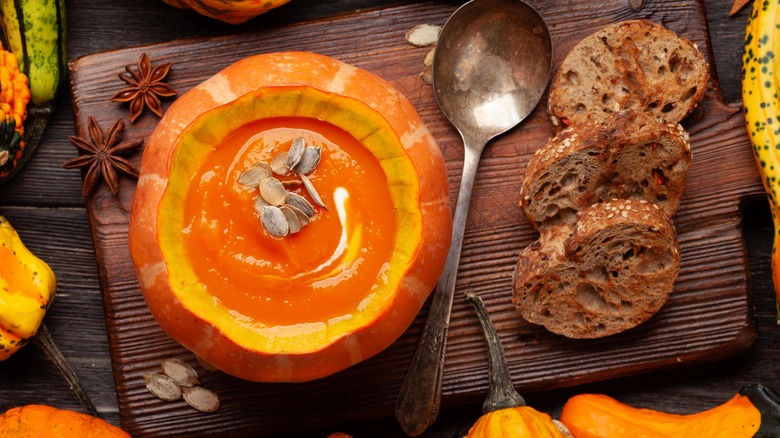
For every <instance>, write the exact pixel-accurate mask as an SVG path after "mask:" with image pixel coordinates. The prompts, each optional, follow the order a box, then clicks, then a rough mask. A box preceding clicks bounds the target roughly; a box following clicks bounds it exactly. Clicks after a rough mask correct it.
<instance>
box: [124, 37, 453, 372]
mask: <svg viewBox="0 0 780 438" xmlns="http://www.w3.org/2000/svg"><path fill="white" fill-rule="evenodd" d="M298 137H304V139H305V140H306V141H307V142H308V143H313V144H316V145H317V147H319V148H320V151H321V154H322V157H321V161H319V164H318V165H317V167H316V170H314V172H313V173H311V174H309V175H308V177H307V178H306V179H305V180H303V182H304V184H303V185H304V186H306V182H307V181H309V183H310V184H311V185H314V186H316V188H317V191H318V192H319V193H320V194H322V198H323V199H324V204H323V205H325V206H326V207H327V209H326V208H317V209H316V215H315V216H314V217H313V218H311V223H310V224H309V225H308V226H307V227H306V228H305V229H303V230H301V231H300V232H298V233H296V234H295V235H290V236H286V237H283V238H275V237H273V236H270V235H268V234H267V233H266V232H265V231H264V230H263V227H262V226H261V225H260V220H258V217H257V213H256V212H255V210H254V209H253V204H256V203H257V202H258V200H257V197H256V196H257V190H256V189H251V190H250V189H248V188H246V187H244V186H242V185H241V184H240V183H239V182H238V176H239V175H241V174H242V172H244V171H245V170H246V169H248V168H250V167H252V166H253V165H254V164H255V163H256V162H258V161H268V162H270V161H272V157H274V155H275V154H277V153H279V152H281V151H287V150H288V149H289V148H290V147H291V143H292V140H293V139H297V138H298ZM297 177H300V178H301V179H303V178H304V176H301V175H296V176H295V177H293V179H290V178H291V176H286V177H280V178H287V180H285V182H286V183H289V184H291V185H294V184H296V181H295V180H294V178H297ZM297 183H298V184H299V183H300V181H298V182H297ZM277 186H281V185H280V184H277ZM295 190H300V189H295ZM307 190H308V189H307ZM300 193H301V194H302V195H306V193H305V192H303V191H301V192H300ZM312 211H314V210H312ZM264 224H265V223H264ZM451 227H452V225H451V218H450V207H449V194H448V187H447V175H446V169H445V166H444V161H443V157H442V155H441V152H440V150H439V148H438V146H437V144H436V142H435V140H434V139H433V138H432V136H431V135H430V133H429V132H428V130H427V128H426V127H425V125H424V124H423V122H422V120H421V119H420V117H419V115H418V114H417V112H416V111H415V109H414V107H413V106H412V105H411V103H410V102H409V101H408V100H407V99H406V98H405V97H404V96H403V95H402V94H401V93H400V92H399V91H397V90H396V89H394V88H393V87H392V86H391V85H390V84H389V83H387V82H385V81H384V80H382V79H381V78H379V77H378V76H376V75H374V74H372V73H369V72H367V71H364V70H361V69H358V68H356V67H353V66H350V65H348V64H345V63H342V62H339V61H336V60H334V59H331V58H328V57H325V56H322V55H317V54H313V53H305V52H290V53H275V54H264V55H257V56H253V57H250V58H246V59H244V60H241V61H239V62H237V63H235V64H234V65H232V66H230V67H228V68H226V69H225V70H223V71H222V72H220V73H218V74H217V75H216V76H214V77H212V78H211V79H209V80H207V81H206V82H204V83H202V84H200V85H199V86H197V87H195V88H194V89H192V90H190V91H189V92H187V93H186V94H184V95H182V96H181V97H180V98H179V99H177V100H176V101H175V102H174V103H173V104H172V105H171V107H170V108H169V109H168V111H167V112H166V114H165V116H164V117H163V118H162V120H161V121H160V123H159V125H158V126H157V128H156V129H155V131H154V133H153V134H152V136H151V137H150V139H149V141H148V142H147V145H146V150H145V151H144V156H143V160H142V163H141V174H140V177H139V179H138V186H137V188H136V192H135V198H134V201H133V209H132V213H131V216H130V229H129V239H130V252H131V256H132V259H133V263H134V265H135V268H136V273H137V276H138V279H139V283H140V286H141V290H142V291H143V294H144V297H145V299H146V302H147V304H148V305H149V308H150V309H151V311H152V314H153V315H154V317H155V319H156V320H157V322H158V323H159V324H160V326H161V327H162V328H163V329H164V330H165V331H166V332H167V333H168V334H169V335H170V336H171V337H173V338H174V339H175V340H177V341H178V342H179V343H181V344H182V345H183V346H185V347H186V348H188V349H190V350H192V351H193V352H194V353H195V354H196V355H198V356H200V357H202V358H203V359H204V360H206V361H207V362H209V363H211V364H212V365H214V366H216V367H217V368H219V369H221V370H222V371H224V372H227V373H229V374H232V375H234V376H237V377H240V378H243V379H247V380H252V381H265V382H269V381H307V380H312V379H317V378H320V377H324V376H327V375H330V374H333V373H335V372H337V371H339V370H343V369H345V368H347V367H349V366H351V365H353V364H355V363H357V362H360V361H362V360H364V359H366V358H368V357H371V356H373V355H375V354H376V353H378V352H380V351H382V350H383V349H385V348H386V347H388V346H389V345H390V344H391V343H393V342H394V341H395V340H396V339H397V338H398V337H399V336H400V335H401V334H402V333H403V332H404V331H405V330H406V329H407V327H408V326H409V325H410V324H411V322H412V321H413V320H414V318H415V316H416V315H417V313H418V312H419V310H420V308H421V307H422V305H423V303H424V301H425V299H426V298H427V296H428V295H429V294H430V292H431V290H432V289H433V287H434V285H435V284H436V282H437V280H438V278H439V276H440V275H441V272H442V270H443V267H444V261H445V258H446V254H447V250H448V248H449V242H450V237H451Z"/></svg>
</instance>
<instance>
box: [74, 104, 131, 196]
mask: <svg viewBox="0 0 780 438" xmlns="http://www.w3.org/2000/svg"><path fill="white" fill-rule="evenodd" d="M124 128H125V124H124V122H123V121H122V119H121V118H119V119H117V120H116V122H114V124H113V125H111V128H110V129H109V130H108V132H107V133H105V134H104V133H103V130H102V129H100V126H99V125H98V124H97V121H96V120H95V118H94V117H92V116H90V117H89V136H90V140H87V139H84V138H81V137H77V136H70V137H69V140H70V142H71V144H73V146H76V148H77V149H78V150H79V151H80V152H81V155H79V156H78V157H76V158H73V159H70V160H68V161H66V162H65V163H64V164H63V165H62V167H64V168H65V169H81V168H85V167H86V168H87V174H86V175H84V184H83V185H82V187H81V190H82V193H83V194H84V197H88V196H89V195H90V194H91V193H92V191H93V190H94V189H95V186H97V183H98V181H99V180H100V179H101V177H102V179H104V180H105V181H106V184H108V189H109V190H111V193H112V194H114V195H116V194H117V192H118V191H119V185H118V184H117V179H118V178H119V173H123V174H125V175H127V176H131V177H134V178H138V169H136V168H135V167H134V166H133V165H132V164H130V162H129V161H127V160H125V159H124V158H122V157H126V156H128V155H130V154H132V153H134V152H135V151H136V149H138V148H139V147H140V146H141V145H142V144H143V142H144V141H143V139H133V140H126V141H123V142H121V143H119V138H120V137H121V135H122V130H123V129H124Z"/></svg>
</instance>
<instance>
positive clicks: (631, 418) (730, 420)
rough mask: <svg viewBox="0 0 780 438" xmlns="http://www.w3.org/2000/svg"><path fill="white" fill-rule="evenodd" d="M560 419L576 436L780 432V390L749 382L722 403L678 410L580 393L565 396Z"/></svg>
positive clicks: (727, 436)
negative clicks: (703, 408)
mask: <svg viewBox="0 0 780 438" xmlns="http://www.w3.org/2000/svg"><path fill="white" fill-rule="evenodd" d="M561 422H562V423H564V424H565V425H566V426H567V427H568V428H569V430H570V431H571V433H572V434H573V435H574V436H576V437H577V438H609V437H629V436H630V437H637V438H640V437H648V438H649V437H653V438H664V437H668V438H673V437H708V438H741V437H744V438H769V437H778V436H780V395H778V394H777V393H776V392H775V391H773V390H772V389H770V388H768V387H766V386H763V385H748V386H745V387H744V388H742V389H741V390H740V391H739V393H737V395H735V396H734V397H733V398H732V399H731V400H729V401H727V402H726V403H724V404H722V405H720V406H716V407H714V408H712V409H710V410H707V411H704V412H698V413H695V414H690V415H676V414H669V413H665V412H659V411H654V410H652V409H638V408H634V407H631V406H628V405H625V404H623V403H621V402H619V401H617V400H615V399H613V398H611V397H608V396H606V395H603V394H580V395H576V396H574V397H572V398H570V399H569V400H568V401H567V402H566V404H565V405H564V407H563V412H562V413H561Z"/></svg>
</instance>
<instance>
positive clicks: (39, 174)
mask: <svg viewBox="0 0 780 438" xmlns="http://www.w3.org/2000/svg"><path fill="white" fill-rule="evenodd" d="M410 3H413V2H412V1H411V0H294V1H292V2H291V3H289V4H288V5H286V6H284V7H282V8H279V9H277V10H274V11H272V12H270V13H268V14H266V15H263V16H260V17H258V18H256V19H254V20H251V21H250V22H248V23H246V24H244V25H240V26H230V25H225V24H221V23H218V22H216V21H213V20H210V19H207V18H204V17H201V16H199V15H197V14H195V13H193V12H191V11H181V10H177V9H174V8H171V7H169V6H167V5H165V4H164V3H162V2H161V1H160V0H134V1H132V2H115V1H110V0H67V7H68V26H69V28H68V53H69V56H70V58H75V57H78V56H81V55H85V54H89V53H93V52H96V51H100V50H110V49H117V48H124V47H131V46H138V45H144V44H151V43H159V42H166V41H170V40H174V39H178V38H189V37H207V36H225V35H232V34H243V33H247V32H256V31H265V30H267V29H275V28H277V27H283V26H286V25H290V24H295V23H301V22H305V21H308V20H312V19H329V18H330V17H335V16H338V15H340V14H345V13H353V12H354V11H363V10H365V9H366V8H372V7H376V6H397V5H402V4H410ZM459 3H460V2H457V1H441V2H437V4H438V5H441V6H442V7H444V6H448V7H452V8H454V7H455V6H456V5H457V4H459ZM626 3H628V2H626ZM644 3H646V6H647V7H650V6H653V5H656V3H655V2H647V1H646V2H644ZM667 3H668V2H667ZM731 3H732V2H731V0H706V13H707V18H708V23H707V29H708V30H709V33H710V37H711V47H712V50H713V52H714V58H711V59H714V61H715V62H714V66H713V67H714V68H715V69H716V70H717V73H718V76H719V79H720V80H719V83H720V88H719V89H714V90H713V92H716V93H717V92H721V93H722V95H723V99H724V100H725V101H726V102H731V103H732V106H733V107H737V106H738V105H739V100H740V82H739V81H740V68H741V63H740V58H741V55H742V41H743V38H744V33H745V22H746V18H747V16H748V13H749V9H750V8H749V6H748V7H746V8H744V9H743V10H742V11H741V12H740V13H739V14H737V15H736V16H734V17H728V16H727V12H728V10H729V8H730V6H731ZM592 7H593V8H597V7H598V6H592ZM572 9H573V10H572V12H571V14H570V13H569V12H563V13H561V14H560V16H559V17H556V21H557V22H558V23H563V24H561V26H564V27H572V26H575V27H576V26H577V25H579V23H581V22H582V21H583V19H584V18H585V19H586V18H588V14H589V11H588V9H587V8H586V7H584V6H582V7H573V8H572ZM645 12H647V11H645ZM648 13H651V12H648ZM623 15H624V16H628V15H630V14H628V13H627V12H626V14H623ZM651 18H652V17H651ZM670 20H671V21H672V22H680V21H682V20H683V18H682V17H677V16H674V17H672V18H671V19H670ZM419 22H422V18H421V19H420V20H419V21H418V23H419ZM554 31H555V29H554ZM271 33H273V30H272V31H271ZM274 41H275V40H274ZM272 44H273V43H272ZM351 44H357V45H360V46H362V47H369V48H370V46H371V41H356V42H352V43H351ZM192 56H197V54H192ZM71 105H72V100H71V96H70V95H69V94H68V93H67V90H66V92H65V93H63V94H62V95H61V96H60V98H59V99H58V101H57V111H56V112H55V114H54V117H53V119H52V120H51V121H50V124H49V126H48V127H47V131H46V135H45V138H44V143H43V145H42V146H41V148H40V149H39V150H38V152H37V153H36V155H35V157H34V158H33V160H32V161H31V162H30V164H29V165H28V166H27V167H26V168H25V170H24V171H23V172H21V173H20V174H19V175H18V176H17V177H16V178H15V179H14V180H13V181H12V182H10V183H9V184H7V185H5V186H3V187H2V189H0V214H3V215H5V216H7V217H8V218H9V219H10V220H11V221H12V223H13V225H14V227H15V228H16V229H17V230H18V231H19V233H20V235H21V237H22V238H23V239H24V241H25V243H26V244H27V245H28V246H29V247H30V248H31V249H32V250H33V251H35V252H36V254H38V255H39V256H40V257H41V258H43V259H44V260H46V261H47V262H49V264H50V265H51V266H52V268H53V269H54V271H55V273H56V274H57V278H58V296H57V298H56V299H55V301H54V304H53V306H52V308H51V309H50V310H49V312H48V315H47V318H46V320H47V325H48V326H49V328H50V330H51V331H52V336H53V337H54V339H55V341H56V342H57V343H58V345H59V347H60V349H62V350H63V353H64V354H65V356H66V357H67V358H68V360H69V362H70V364H71V366H72V367H73V368H74V369H75V371H76V373H77V374H78V375H79V378H80V379H81V381H82V383H83V384H84V386H85V387H86V389H87V393H88V394H89V395H90V396H91V397H92V399H93V401H94V402H95V404H96V405H97V407H98V410H99V412H100V415H101V416H102V417H103V418H105V419H107V420H108V421H109V422H111V423H113V424H117V425H118V424H119V406H118V403H117V399H116V394H115V389H114V388H115V383H114V377H113V373H112V370H113V367H112V362H111V360H110V358H109V347H108V336H107V334H108V331H107V330H106V325H105V317H104V312H103V304H102V300H101V290H100V275H101V274H99V272H98V269H97V266H96V259H95V254H94V252H93V246H92V243H91V239H92V233H91V229H90V226H89V215H88V214H87V211H86V205H85V201H84V199H83V198H82V196H81V191H80V186H81V181H80V176H79V172H76V171H66V170H63V169H61V167H60V165H61V164H62V163H63V162H64V161H66V160H67V159H69V158H72V157H74V156H75V155H76V151H75V149H74V148H73V147H72V146H70V144H69V143H68V139H67V138H68V136H69V135H73V134H75V129H74V114H73V111H72V107H71ZM726 130H728V131H730V132H731V134H733V135H735V136H740V135H742V134H741V133H740V132H739V131H738V130H736V129H734V128H733V127H732V126H731V125H729V127H728V129H726ZM724 135H725V134H724ZM697 163H698V161H697ZM739 165H744V163H741V162H739V163H735V164H734V166H739ZM748 167H749V168H752V167H753V164H752V163H751V164H750V165H749V166H748ZM743 171H746V172H749V171H748V170H747V169H743ZM713 179H714V180H716V181H715V184H714V187H715V188H717V187H718V186H719V185H720V184H719V182H718V181H717V178H716V177H714V178H713ZM727 190H730V189H727ZM739 213H740V215H741V216H742V217H743V218H744V223H743V224H742V226H743V227H744V234H745V238H746V242H745V246H744V247H743V248H741V249H740V251H742V250H744V249H746V250H747V253H748V259H749V262H750V271H749V276H748V277H749V286H750V293H749V298H750V303H751V305H750V307H751V308H752V309H754V311H755V321H756V325H755V327H756V332H757V334H758V337H757V339H756V341H755V343H754V344H753V346H752V347H751V348H749V349H748V350H747V351H745V352H744V353H742V354H738V355H736V356H734V357H732V358H730V359H726V360H718V361H715V362H705V363H698V364H696V363H691V362H688V363H685V364H684V366H682V367H679V368H674V369H663V370H658V371H655V372H650V373H642V374H639V375H636V376H629V377H623V378H617V379H610V380H605V381H598V382H594V383H588V384H579V385H577V386H574V387H569V388H563V389H557V390H550V389H548V388H542V389H544V390H543V391H540V392H534V393H528V392H525V393H524V395H525V396H526V400H527V401H528V403H529V404H530V405H532V406H534V407H536V408H538V409H540V410H543V411H546V412H548V413H550V414H551V415H553V416H558V415H559V414H560V409H561V406H562V404H563V403H564V402H565V401H566V400H567V398H568V397H570V396H571V395H573V394H577V393H582V392H599V393H606V394H609V395H611V396H613V397H616V398H618V399H619V400H621V401H624V402H626V403H629V404H632V405H635V406H641V407H648V408H653V409H658V410H664V411H668V412H675V413H693V412H698V411H702V410H705V409H709V408H711V407H713V406H715V405H717V404H720V403H723V402H725V401H726V400H728V399H729V398H731V397H732V396H733V394H734V393H735V392H736V391H737V390H738V389H739V387H741V386H742V385H744V384H747V383H757V382H760V383H764V384H767V385H769V386H772V387H774V388H775V389H780V373H778V372H777V371H778V368H777V358H778V357H780V330H778V327H777V326H776V324H775V318H774V314H775V302H774V293H773V290H772V282H771V276H770V269H769V266H770V265H769V260H770V254H771V247H772V236H773V229H772V223H771V217H770V214H769V209H768V208H767V205H766V198H765V196H763V195H762V194H757V195H756V196H753V197H748V198H746V201H745V202H743V203H742V207H741V208H740V210H739ZM735 228H740V226H739V225H735ZM731 230H732V229H731V228H729V231H731ZM716 237H717V236H716ZM703 257H706V255H704V256H703ZM469 317H470V315H469ZM473 323H474V324H476V321H473ZM139 350H141V351H142V352H143V348H142V347H141V348H139ZM575 362H576V360H575ZM476 372H477V373H483V372H484V370H483V369H480V370H477V371H476ZM513 374H514V377H515V379H519V378H522V377H523V376H522V375H518V372H517V371H513ZM288 391H289V392H290V393H292V394H293V396H294V395H295V393H296V390H295V389H293V388H290V389H289V390H288ZM483 391H484V388H483ZM257 396H258V397H261V396H262V394H261V393H258V394H257ZM468 398H469V400H474V401H467V402H464V401H463V400H462V399H461V398H460V397H459V394H458V393H456V394H452V395H451V396H450V397H448V398H446V399H445V401H444V404H443V406H442V411H441V413H440V415H439V420H438V421H437V422H436V423H435V424H434V425H433V426H432V427H431V428H430V429H429V431H428V432H427V433H426V434H424V436H425V437H429V438H454V437H462V436H463V435H465V431H466V430H467V429H468V427H469V426H470V425H471V424H472V423H473V422H474V420H475V419H476V418H477V417H478V416H479V414H480V411H481V402H482V399H481V397H480V396H478V395H477V396H474V395H469V397H468ZM477 399H478V400H477ZM29 403H46V404H50V405H53V406H57V407H60V408H67V409H74V410H77V411H83V408H82V407H81V406H80V404H79V403H78V400H77V399H76V397H75V395H74V394H73V392H72V391H71V390H70V389H69V388H68V387H67V385H66V384H65V383H64V380H63V379H62V378H61V376H59V374H58V373H57V372H56V370H55V369H54V367H53V365H52V364H51V363H50V362H49V361H48V360H47V359H46V357H45V356H44V355H43V354H42V353H41V352H40V351H38V350H37V349H36V348H34V347H27V348H25V349H22V351H20V352H19V353H17V354H16V355H15V356H14V357H12V358H11V359H9V360H7V361H4V362H0V411H3V410H5V409H8V408H10V407H13V406H18V405H23V404H29ZM461 403H465V404H461ZM243 415H244V416H246V417H251V416H252V415H254V412H251V411H248V412H245V413H243ZM354 418H355V416H354V415H350V413H349V412H344V413H337V414H335V415H334V416H333V418H332V421H331V424H333V425H332V426H327V427H324V428H319V429H310V428H309V425H307V424H304V425H301V426H300V427H301V429H307V430H305V431H303V430H302V431H300V432H290V431H285V432H283V433H279V434H274V435H277V436H284V437H318V436H320V437H325V436H326V435H327V434H328V433H330V432H333V431H334V430H341V431H344V432H349V433H351V434H353V435H354V436H355V437H358V438H359V437H374V438H382V437H401V436H404V435H403V432H402V431H401V430H400V428H399V427H398V424H397V422H396V421H395V419H394V418H393V417H392V416H390V415H385V416H383V417H381V418H372V419H370V420H368V419H365V420H361V421H357V422H355V421H354ZM304 420H305V418H303V416H301V421H304ZM263 432H264V428H263V427H262V426H260V427H259V428H258V430H257V434H258V435H259V434H261V433H263ZM266 432H267V431H266ZM185 435H186V436H202V435H206V433H205V431H201V430H198V429H197V428H192V429H190V430H188V432H187V433H186V434H185ZM212 435H213V434H212ZM217 436H221V435H219V434H217Z"/></svg>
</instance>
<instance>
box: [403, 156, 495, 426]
mask: <svg viewBox="0 0 780 438" xmlns="http://www.w3.org/2000/svg"><path fill="white" fill-rule="evenodd" d="M483 148H484V145H482V146H481V147H469V146H468V145H466V148H465V157H464V160H463V175H462V176H461V181H460V190H459V192H458V201H457V204H456V205H455V216H454V218H453V220H452V243H451V244H450V250H449V253H447V261H446V263H445V265H444V271H443V272H442V275H441V278H440V279H439V282H438V283H437V284H436V289H435V291H434V293H433V301H431V308H430V311H429V313H428V319H427V320H426V321H425V329H424V331H423V333H422V335H421V336H420V341H419V344H417V350H416V351H415V353H414V357H412V364H411V366H410V368H409V372H408V373H407V374H406V379H405V380H404V384H403V386H402V387H401V392H400V394H399V395H398V400H397V401H396V404H395V416H396V418H397V419H398V422H399V423H401V427H402V428H403V430H404V432H406V433H407V434H408V435H410V436H417V435H420V434H421V433H423V432H424V431H425V429H427V428H428V426H430V425H431V424H432V423H433V421H434V420H435V419H436V416H437V415H438V414H439V401H440V399H441V384H442V375H443V369H444V350H445V347H446V344H447V331H448V329H449V324H450V313H451V310H452V299H453V296H454V295H455V280H456V278H457V275H458V265H459V264H460V250H461V247H462V246H463V231H464V230H465V228H466V217H467V216H468V211H469V203H470V202H471V191H472V189H473V188H474V179H475V178H476V176H477V167H479V158H480V155H481V154H482V149H483Z"/></svg>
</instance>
